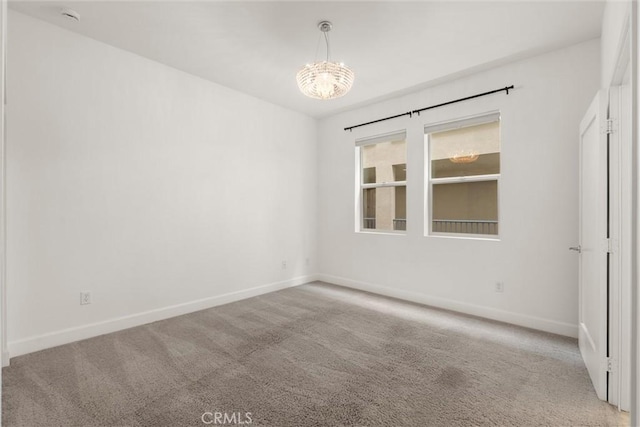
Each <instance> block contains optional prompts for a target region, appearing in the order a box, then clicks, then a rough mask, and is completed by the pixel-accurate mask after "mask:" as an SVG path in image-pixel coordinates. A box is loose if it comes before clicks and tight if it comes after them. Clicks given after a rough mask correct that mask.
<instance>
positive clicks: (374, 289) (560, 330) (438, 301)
mask: <svg viewBox="0 0 640 427" xmlns="http://www.w3.org/2000/svg"><path fill="white" fill-rule="evenodd" d="M318 280H321V281H323V282H327V283H332V284H334V285H339V286H344V287H347V288H353V289H359V290H361V291H367V292H371V293H374V294H379V295H385V296H388V297H392V298H398V299H401V300H405V301H411V302H416V303H419V304H424V305H429V306H432V307H438V308H444V309H447V310H451V311H457V312H460V313H464V314H471V315H473V316H478V317H484V318H486V319H492V320H498V321H500V322H505V323H511V324H513V325H519V326H524V327H526V328H531V329H537V330H539V331H545V332H551V333H553V334H558V335H564V336H568V337H572V338H577V337H578V325H573V324H571V323H565V322H558V321H556V320H549V319H543V318H541V317H535V316H529V315H526V314H520V313H514V312H512V311H505V310H499V309H496V308H491V307H485V306H481V305H475V304H469V303H466V302H461V301H455V300H451V299H447V298H440V297H434V296H429V295H425V294H421V293H418V292H412V291H404V290H401V289H392V288H387V287H385V286H379V285H374V284H371V283H365V282H360V281H357V280H351V279H346V278H344V277H337V276H331V275H327V274H319V275H318Z"/></svg>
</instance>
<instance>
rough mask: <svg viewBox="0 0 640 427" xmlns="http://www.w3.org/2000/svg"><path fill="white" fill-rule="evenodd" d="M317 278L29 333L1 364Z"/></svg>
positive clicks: (304, 277)
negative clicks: (11, 358)
mask: <svg viewBox="0 0 640 427" xmlns="http://www.w3.org/2000/svg"><path fill="white" fill-rule="evenodd" d="M315 280H317V276H316V275H309V276H300V277H296V278H293V279H290V280H285V281H282V282H275V283H269V284H267V285H262V286H256V287H253V288H249V289H244V290H241V291H236V292H230V293H227V294H223V295H217V296H214V297H209V298H203V299H200V300H196V301H191V302H187V303H182V304H176V305H172V306H169V307H164V308H159V309H155V310H149V311H145V312H142V313H136V314H132V315H129V316H123V317H118V318H115V319H109V320H105V321H102V322H97V323H91V324H88V325H83V326H78V327H75V328H69V329H63V330H60V331H55V332H49V333H46V334H42V335H36V336H31V337H28V338H24V339H21V340H16V341H10V342H9V344H8V346H9V352H8V353H9V354H8V355H7V357H6V358H4V357H3V361H5V362H4V363H7V362H8V361H9V357H16V356H21V355H23V354H27V353H33V352H34V351H39V350H44V349H47V348H51V347H56V346H59V345H63V344H69V343H72V342H75V341H79V340H83V339H87V338H93V337H96V336H98V335H104V334H109V333H111V332H116V331H121V330H123V329H128V328H133V327H135V326H140V325H144V324H147V323H151V322H157V321H158V320H164V319H168V318H171V317H175V316H180V315H183V314H188V313H193V312H194V311H199V310H204V309H207V308H211V307H215V306H218V305H223V304H228V303H231V302H235V301H240V300H243V299H247V298H251V297H255V296H258V295H263V294H267V293H270V292H274V291H278V290H281V289H286V288H291V287H294V286H299V285H302V284H304V283H308V282H313V281H315Z"/></svg>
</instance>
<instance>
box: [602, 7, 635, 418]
mask: <svg viewBox="0 0 640 427" xmlns="http://www.w3.org/2000/svg"><path fill="white" fill-rule="evenodd" d="M631 24H632V23H631V13H630V14H629V15H627V17H626V18H625V21H624V23H623V26H622V31H621V33H620V34H621V38H620V40H619V42H618V46H617V58H616V67H615V71H614V74H613V77H612V79H611V82H610V84H609V94H610V95H609V110H608V113H609V118H610V119H613V122H612V127H611V129H612V132H611V133H610V134H609V149H610V156H609V195H610V197H609V227H610V236H609V237H610V239H611V251H610V257H609V277H608V280H609V323H608V337H609V339H608V356H609V360H610V367H611V369H610V372H609V373H608V381H607V382H608V384H607V388H608V390H607V397H608V401H609V403H611V404H612V405H615V406H617V407H618V409H619V410H624V411H630V409H631V406H632V405H631V399H632V396H631V394H632V393H631V388H632V387H633V385H632V383H633V381H632V380H630V378H631V377H632V368H631V341H632V333H631V331H632V320H631V317H632V314H631V313H632V302H631V300H632V298H631V294H632V270H633V268H634V267H633V265H634V262H633V253H634V250H633V238H632V234H633V221H634V218H633V209H632V204H633V154H632V152H633V147H632V132H631V128H632V124H633V116H632V114H633V112H632V111H633V108H632V100H631V96H629V95H631V91H632V90H633V83H632V80H633V70H632V69H631V68H632V66H631V63H632V58H633V52H632V44H633V43H632V40H631V39H632V31H631ZM625 78H629V80H630V81H629V82H628V83H627V85H626V86H625ZM625 90H628V93H625V92H624V91H625ZM627 120H628V121H627Z"/></svg>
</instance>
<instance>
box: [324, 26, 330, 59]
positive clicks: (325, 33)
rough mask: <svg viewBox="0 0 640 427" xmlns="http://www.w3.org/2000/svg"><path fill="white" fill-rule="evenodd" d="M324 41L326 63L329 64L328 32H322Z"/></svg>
mask: <svg viewBox="0 0 640 427" xmlns="http://www.w3.org/2000/svg"><path fill="white" fill-rule="evenodd" d="M324 41H325V43H326V44H327V62H329V32H328V31H325V32H324Z"/></svg>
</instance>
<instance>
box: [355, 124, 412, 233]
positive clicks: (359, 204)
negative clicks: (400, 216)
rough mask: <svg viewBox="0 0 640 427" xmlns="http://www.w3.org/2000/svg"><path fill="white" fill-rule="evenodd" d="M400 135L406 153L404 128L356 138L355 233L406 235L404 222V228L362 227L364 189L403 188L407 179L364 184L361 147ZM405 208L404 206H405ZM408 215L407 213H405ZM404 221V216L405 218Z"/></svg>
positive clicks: (388, 140) (383, 141)
mask: <svg viewBox="0 0 640 427" xmlns="http://www.w3.org/2000/svg"><path fill="white" fill-rule="evenodd" d="M400 136H401V137H402V138H401V139H402V140H403V141H404V143H405V151H406V152H407V154H408V147H407V131H406V129H404V130H398V131H394V132H388V133H384V134H380V135H376V136H371V137H364V138H358V139H356V143H355V145H356V147H355V158H356V180H355V181H356V227H355V231H356V232H357V233H365V234H391V235H399V236H406V235H407V230H406V223H405V229H404V230H378V229H375V228H364V213H365V212H364V210H365V205H364V197H363V193H364V190H367V189H371V188H388V187H405V189H406V188H407V179H406V176H405V180H404V181H392V182H380V183H368V184H365V183H364V182H363V180H364V174H363V165H364V162H363V160H362V156H363V150H362V148H363V147H365V146H368V145H375V144H381V143H385V142H391V141H394V140H396V139H395V138H397V137H400ZM399 139H400V138H398V139H397V140H399ZM408 163H409V159H408V157H407V158H406V163H405V165H407V168H408ZM405 209H406V207H405ZM407 216H408V215H407ZM405 221H406V218H405Z"/></svg>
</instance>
